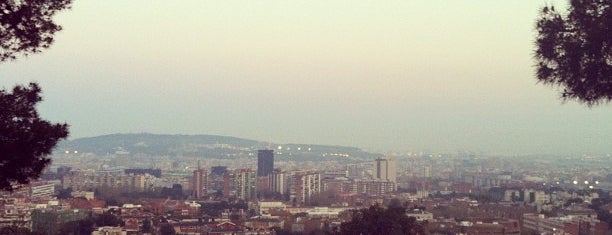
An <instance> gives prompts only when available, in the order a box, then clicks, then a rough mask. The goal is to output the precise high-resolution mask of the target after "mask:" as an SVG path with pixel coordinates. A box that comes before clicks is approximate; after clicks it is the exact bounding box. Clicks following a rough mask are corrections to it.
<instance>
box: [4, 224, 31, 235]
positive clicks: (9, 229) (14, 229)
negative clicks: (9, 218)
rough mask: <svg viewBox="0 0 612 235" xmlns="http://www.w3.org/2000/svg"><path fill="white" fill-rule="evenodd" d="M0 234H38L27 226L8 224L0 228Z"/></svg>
mask: <svg viewBox="0 0 612 235" xmlns="http://www.w3.org/2000/svg"><path fill="white" fill-rule="evenodd" d="M0 235H39V233H34V232H32V231H30V229H28V228H24V227H19V226H16V225H10V226H6V227H2V228H0Z"/></svg>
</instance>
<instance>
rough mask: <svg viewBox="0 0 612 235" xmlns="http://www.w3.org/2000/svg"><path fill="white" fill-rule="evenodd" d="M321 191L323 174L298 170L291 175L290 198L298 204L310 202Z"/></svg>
mask: <svg viewBox="0 0 612 235" xmlns="http://www.w3.org/2000/svg"><path fill="white" fill-rule="evenodd" d="M319 193H321V174H319V173H317V172H314V171H298V172H295V173H294V174H293V176H292V177H291V186H290V198H291V200H292V201H293V200H295V202H296V203H298V204H304V203H308V202H310V198H311V197H312V196H314V195H317V194H319Z"/></svg>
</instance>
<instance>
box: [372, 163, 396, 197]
mask: <svg viewBox="0 0 612 235" xmlns="http://www.w3.org/2000/svg"><path fill="white" fill-rule="evenodd" d="M376 178H378V179H379V180H383V181H388V182H392V183H393V184H394V190H395V189H396V186H395V185H396V184H397V173H396V165H395V160H393V159H391V158H377V159H376Z"/></svg>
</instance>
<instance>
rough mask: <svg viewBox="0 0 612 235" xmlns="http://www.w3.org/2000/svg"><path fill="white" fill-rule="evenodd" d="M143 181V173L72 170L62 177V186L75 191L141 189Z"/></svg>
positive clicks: (143, 186)
mask: <svg viewBox="0 0 612 235" xmlns="http://www.w3.org/2000/svg"><path fill="white" fill-rule="evenodd" d="M145 181H146V178H145V176H144V175H135V174H129V175H127V174H124V173H123V172H121V171H119V172H102V171H98V172H90V171H72V172H70V173H68V174H66V175H64V177H63V178H62V187H63V188H72V189H73V190H75V191H83V190H93V189H95V188H100V187H109V188H117V189H123V190H134V191H143V190H145V186H146V184H145Z"/></svg>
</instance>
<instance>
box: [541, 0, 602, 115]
mask: <svg viewBox="0 0 612 235" xmlns="http://www.w3.org/2000/svg"><path fill="white" fill-rule="evenodd" d="M611 6H612V0H571V1H570V6H569V9H568V14H567V15H563V14H561V13H560V12H559V11H557V10H556V9H555V8H554V7H553V6H546V7H544V8H542V11H541V14H540V17H539V19H538V21H537V23H536V30H537V33H538V35H537V38H536V46H537V49H536V50H535V55H534V57H535V60H536V62H537V64H536V68H537V78H538V80H539V81H541V82H543V83H545V84H551V85H553V86H558V87H561V88H562V89H563V91H562V93H561V97H562V98H563V99H564V100H577V101H579V102H582V103H585V104H587V105H588V106H592V105H596V104H599V103H601V102H609V101H610V100H612V43H611V41H612V29H611V27H612V7H611Z"/></svg>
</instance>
